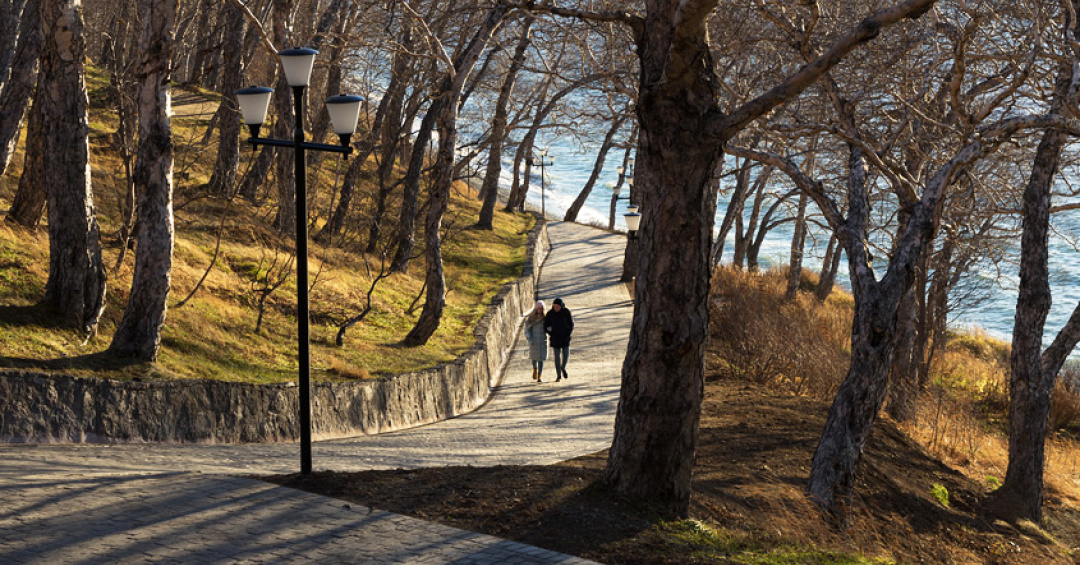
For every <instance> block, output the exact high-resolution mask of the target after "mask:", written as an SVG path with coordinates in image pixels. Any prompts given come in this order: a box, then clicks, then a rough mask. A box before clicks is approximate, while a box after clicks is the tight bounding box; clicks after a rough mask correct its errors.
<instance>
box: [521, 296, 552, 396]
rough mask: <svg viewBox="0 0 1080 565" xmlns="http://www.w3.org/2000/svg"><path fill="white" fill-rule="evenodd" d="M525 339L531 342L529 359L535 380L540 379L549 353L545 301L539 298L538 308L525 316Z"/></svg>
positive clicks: (538, 380)
mask: <svg viewBox="0 0 1080 565" xmlns="http://www.w3.org/2000/svg"><path fill="white" fill-rule="evenodd" d="M525 339H526V340H527V341H528V342H529V359H530V360H532V365H533V380H534V381H536V382H538V383H539V382H543V381H541V380H540V375H541V374H542V373H543V372H544V360H545V359H547V355H548V340H547V332H545V331H544V301H543V300H537V301H536V308H534V309H533V311H532V312H529V315H528V316H527V317H526V318H525Z"/></svg>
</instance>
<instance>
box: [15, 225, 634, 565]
mask: <svg viewBox="0 0 1080 565" xmlns="http://www.w3.org/2000/svg"><path fill="white" fill-rule="evenodd" d="M549 232H550V236H551V242H552V251H551V254H550V255H549V257H548V259H547V261H546V262H545V264H544V267H543V270H542V272H541V276H540V284H539V291H538V292H539V295H540V298H541V299H543V300H544V301H545V302H546V303H547V304H551V301H552V300H553V299H554V298H556V297H561V298H562V299H563V300H564V301H565V303H566V307H567V308H569V309H570V310H571V312H572V313H573V316H574V321H575V329H574V339H573V344H572V348H571V353H570V360H569V363H568V364H567V372H568V374H569V379H568V380H565V381H563V382H559V383H555V382H553V380H554V366H553V365H554V364H553V362H552V360H551V358H550V357H549V360H548V362H547V366H546V367H545V375H544V376H545V379H544V381H545V382H543V383H540V384H537V383H534V382H533V381H532V368H531V365H530V362H529V360H528V358H527V354H526V351H527V346H526V344H525V343H524V336H523V335H520V336H519V338H518V344H517V346H516V347H515V352H514V355H513V357H512V358H511V360H510V362H509V363H508V365H507V368H506V373H505V374H504V377H503V381H502V383H501V385H500V386H499V387H498V389H497V390H496V393H495V395H494V396H493V397H492V399H491V400H490V401H489V402H488V403H487V404H486V405H484V406H483V407H482V408H481V409H479V410H477V411H476V412H473V413H471V414H466V415H463V416H460V417H457V418H454V419H452V420H448V421H445V422H440V423H437V424H432V425H428V426H424V427H420V428H415V429H411V430H404V431H398V432H392V433H387V434H381V435H377V436H363V437H358V438H350V439H341V440H333V441H324V442H316V443H315V444H314V446H313V449H312V459H313V462H314V467H315V469H316V470H322V469H326V470H335V471H360V470H373V469H400V468H421V467H440V466H447V465H473V466H494V465H528V464H550V463H555V462H558V461H563V460H566V459H570V458H573V457H577V456H580V455H585V454H588V453H593V452H595V451H599V450H601V449H605V448H607V447H608V446H609V445H610V443H611V437H612V431H613V428H614V422H615V407H616V403H617V401H618V391H619V375H620V370H621V367H622V359H623V355H624V354H625V351H626V341H627V337H628V335H629V327H630V319H631V317H632V314H633V308H632V304H631V301H630V296H629V294H628V293H627V291H626V288H625V286H624V285H623V284H621V283H619V282H617V281H618V277H619V274H620V273H621V263H622V254H623V248H624V245H625V241H626V239H625V236H623V235H619V234H611V233H608V232H606V231H602V230H598V229H594V228H589V227H585V226H581V225H577V224H572V223H566V222H554V223H551V224H549ZM299 458H300V456H299V447H298V445H296V444H245V445H176V444H170V445H158V444H134V445H5V446H0V501H2V502H0V563H307V562H313V561H318V562H321V563H463V564H464V563H587V561H585V560H582V559H578V558H576V557H572V556H567V555H563V554H559V553H555V552H551V551H547V550H544V549H540V548H536V547H532V546H528V545H524V544H520V543H516V542H512V541H508V540H503V539H499V538H495V537H492V536H487V535H483V534H477V533H473V532H467V531H464V530H459V529H456V528H451V527H448V526H442V525H439V524H434V523H431V522H424V521H421V520H416V519H413V518H409V517H405V516H401V515H397V514H392V513H388V512H383V511H380V510H377V509H371V508H366V507H361V506H356V505H350V504H347V503H345V502H343V501H340V500H335V499H331V498H326V497H322V496H318V495H313V494H309V493H304V492H301V491H296V490H293V489H288V488H284V487H279V486H275V485H271V484H267V483H263V482H261V481H256V480H251V479H245V478H239V477H236V476H235V475H244V474H272V473H292V472H296V471H298V470H299Z"/></svg>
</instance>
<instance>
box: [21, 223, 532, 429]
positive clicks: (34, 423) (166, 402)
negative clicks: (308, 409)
mask: <svg viewBox="0 0 1080 565" xmlns="http://www.w3.org/2000/svg"><path fill="white" fill-rule="evenodd" d="M550 249H551V242H550V240H549V239H548V234H547V228H546V226H545V225H544V224H543V223H542V222H540V221H538V222H537V225H536V227H534V228H533V230H532V231H531V232H530V233H529V241H528V250H527V252H526V258H525V268H524V272H523V273H522V277H521V278H520V279H518V280H517V281H515V282H512V283H510V284H508V285H506V287H504V288H503V289H502V290H501V291H500V292H499V293H498V295H496V297H495V298H494V299H493V300H492V303H491V304H490V305H489V306H488V309H487V313H486V314H485V315H484V316H483V318H481V320H480V322H479V323H478V324H477V327H476V330H475V337H476V340H475V343H474V345H473V347H472V348H471V349H470V350H469V351H468V352H466V353H465V354H464V355H462V356H461V357H459V358H458V359H456V360H455V361H453V362H451V363H447V364H445V365H440V366H438V367H434V368H432V369H428V370H425V371H421V372H418V373H407V374H401V375H394V376H392V377H388V378H385V379H379V380H372V381H363V382H350V383H316V384H314V385H313V386H312V427H313V430H312V435H313V437H314V438H315V439H331V438H337V437H349V436H356V435H362V434H373V433H379V432H386V431H391V430H400V429H404V428H409V427H413V426H418V425H422V424H429V423H432V422H437V421H439V420H444V419H446V418H451V417H454V416H457V415H460V414H464V413H467V412H471V411H472V410H475V409H476V408H478V407H480V406H481V405H482V404H483V403H484V402H486V401H487V399H488V398H489V397H490V395H491V391H492V389H493V388H494V387H495V386H496V385H497V384H498V381H499V380H500V379H501V378H502V374H503V370H504V368H505V366H506V363H507V361H508V360H509V357H510V353H511V352H512V350H513V346H514V342H515V340H516V339H517V333H518V331H519V329H520V326H521V320H522V315H523V313H525V312H527V311H528V310H529V309H530V308H531V307H532V302H533V300H534V298H535V295H536V283H537V280H538V278H539V275H540V268H541V266H542V265H543V263H544V260H545V259H546V258H547V254H548V252H549V251H550ZM299 436H300V426H299V389H298V388H297V386H296V384H295V383H283V384H273V385H254V384H243V383H229V382H223V381H209V380H192V381H162V382H122V381H116V380H106V379H92V378H88V379H87V378H75V377H66V376H55V375H46V374H41V373H34V372H28V371H3V372H0V442H6V443H59V442H62V443H82V442H93V443H111V442H210V443H237V442H270V441H296V440H298V439H299Z"/></svg>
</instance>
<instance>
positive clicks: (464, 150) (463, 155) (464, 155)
mask: <svg viewBox="0 0 1080 565" xmlns="http://www.w3.org/2000/svg"><path fill="white" fill-rule="evenodd" d="M471 154H472V152H471V151H469V148H468V147H458V148H457V156H458V159H460V160H462V161H465V186H467V187H469V189H470V190H471V189H472V165H471V164H470V163H469V155H471Z"/></svg>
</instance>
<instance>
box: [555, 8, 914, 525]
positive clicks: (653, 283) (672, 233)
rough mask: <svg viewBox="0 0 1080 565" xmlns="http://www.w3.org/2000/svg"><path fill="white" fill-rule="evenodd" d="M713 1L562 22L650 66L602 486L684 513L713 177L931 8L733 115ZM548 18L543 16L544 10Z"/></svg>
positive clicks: (704, 325) (889, 20)
mask: <svg viewBox="0 0 1080 565" xmlns="http://www.w3.org/2000/svg"><path fill="white" fill-rule="evenodd" d="M717 4H718V2H717V1H715V0H691V1H681V2H674V1H666V0H648V1H646V2H645V15H644V16H638V15H634V14H630V13H626V12H612V13H606V14H584V13H582V12H580V11H578V10H564V9H557V8H552V9H551V11H552V12H553V13H557V14H564V15H567V16H572V17H590V18H592V19H594V20H600V21H620V22H626V23H627V24H629V26H630V27H631V29H632V30H633V34H634V41H635V43H636V44H637V53H638V57H639V61H640V65H641V69H640V75H639V85H640V87H639V92H640V94H639V98H638V103H637V106H636V109H637V118H638V123H639V126H640V141H639V146H638V151H637V161H636V167H635V171H636V175H635V188H636V190H635V192H638V193H640V194H642V195H643V196H642V203H641V204H642V209H643V216H642V221H641V231H640V232H639V238H638V241H639V245H640V247H641V254H640V260H639V262H638V267H637V273H638V277H637V283H636V284H635V289H634V290H635V296H634V304H635V310H634V320H633V325H632V328H631V333H630V342H629V344H628V347H627V356H626V359H625V362H624V364H623V386H622V391H621V394H620V401H619V408H618V412H617V415H616V426H615V440H614V442H613V443H612V447H611V451H610V457H609V460H608V465H607V469H606V471H605V475H604V482H605V483H606V484H608V485H609V486H611V487H612V488H613V489H614V490H615V491H616V492H620V493H623V494H627V495H633V496H637V497H641V498H645V499H651V500H654V501H657V502H658V503H659V504H661V505H662V507H663V508H665V509H666V510H667V511H669V512H671V513H672V514H675V515H686V513H687V512H688V509H689V503H690V475H691V469H692V465H693V454H694V447H695V445H696V439H697V422H698V418H699V412H700V406H701V395H702V390H703V375H704V351H705V341H706V339H707V336H708V308H707V299H708V291H709V274H710V272H711V268H710V267H711V261H710V250H711V245H712V238H711V232H712V225H713V222H714V213H715V210H716V193H715V186H716V185H715V182H714V173H715V171H716V170H717V168H718V165H719V163H720V160H721V148H722V147H723V145H724V144H725V143H727V141H728V140H730V139H732V138H733V137H734V136H735V135H736V134H737V133H738V132H739V131H741V130H743V129H744V128H745V127H746V126H747V124H749V123H750V122H752V121H753V120H755V119H757V118H758V117H760V116H762V115H763V114H765V113H766V112H768V111H770V110H772V109H773V108H775V107H777V106H779V105H780V104H783V103H784V102H786V101H787V100H789V99H791V98H793V97H795V96H796V95H798V93H800V92H801V91H803V90H805V89H806V88H807V87H809V86H810V85H811V84H813V83H814V82H815V81H816V80H817V79H818V78H820V77H821V76H822V75H823V74H824V73H825V72H827V71H828V70H829V69H830V68H832V67H833V66H834V65H836V63H837V62H838V61H840V60H842V59H843V58H844V57H846V56H847V55H848V54H849V53H851V52H852V51H853V50H854V49H855V48H856V47H857V46H858V45H859V44H861V43H864V42H866V41H868V40H869V39H872V38H873V37H875V36H877V35H878V34H879V33H881V30H882V29H883V28H886V27H888V26H890V25H892V24H894V23H896V22H899V21H903V20H905V19H908V18H915V17H918V16H920V15H921V14H923V13H925V12H926V11H927V10H929V9H930V8H931V7H932V6H933V4H934V2H933V0H909V1H905V2H901V3H899V4H897V5H896V6H892V7H890V8H887V9H885V10H881V11H879V12H877V13H875V14H873V15H872V16H869V17H868V18H866V19H865V20H863V21H862V22H860V23H859V24H857V25H855V26H854V27H853V28H852V29H851V30H850V31H848V32H847V33H843V34H840V35H838V36H836V37H837V38H836V39H835V41H834V42H833V45H832V47H830V48H829V49H827V50H825V51H824V52H823V53H822V55H821V56H820V57H818V58H816V59H815V60H814V61H813V62H811V63H810V64H808V65H805V66H803V67H801V68H800V69H799V70H797V71H795V72H794V73H792V74H790V75H789V76H787V77H786V78H784V79H782V80H779V81H777V82H774V83H773V84H775V86H774V87H772V88H771V89H769V90H767V91H766V92H764V93H762V94H760V95H758V96H756V97H754V98H753V99H752V100H750V101H749V102H746V103H743V104H741V105H739V106H737V107H735V108H733V109H732V110H730V111H725V110H723V109H722V108H721V107H720V106H719V100H721V99H722V97H721V93H720V92H719V91H718V89H719V81H718V80H716V74H715V70H714V67H713V61H714V55H713V50H712V47H711V46H710V44H709V33H708V26H707V25H706V23H707V22H708V21H709V19H710V17H711V16H712V14H713V12H714V10H715V9H716V7H717ZM537 10H539V8H537Z"/></svg>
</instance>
